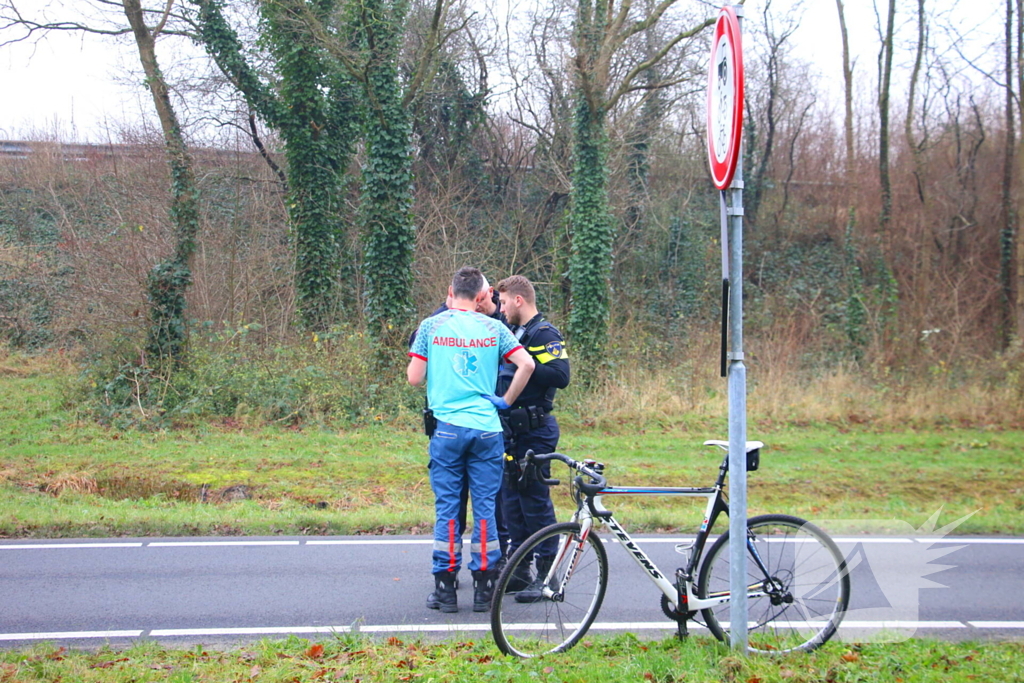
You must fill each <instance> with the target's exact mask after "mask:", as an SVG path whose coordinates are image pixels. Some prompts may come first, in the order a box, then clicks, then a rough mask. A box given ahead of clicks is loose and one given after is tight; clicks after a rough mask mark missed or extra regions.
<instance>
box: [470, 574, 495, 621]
mask: <svg viewBox="0 0 1024 683" xmlns="http://www.w3.org/2000/svg"><path fill="white" fill-rule="evenodd" d="M497 578H498V573H497V572H496V571H495V570H493V569H488V570H487V571H484V572H482V571H480V570H477V571H474V572H473V611H474V612H486V611H487V610H489V609H491V596H492V595H494V582H495V581H496V580H497Z"/></svg>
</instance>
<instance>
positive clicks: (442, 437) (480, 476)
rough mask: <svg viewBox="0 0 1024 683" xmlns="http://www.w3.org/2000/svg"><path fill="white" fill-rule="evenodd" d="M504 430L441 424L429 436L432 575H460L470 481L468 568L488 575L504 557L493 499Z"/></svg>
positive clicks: (499, 484)
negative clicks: (462, 506)
mask: <svg viewBox="0 0 1024 683" xmlns="http://www.w3.org/2000/svg"><path fill="white" fill-rule="evenodd" d="M503 451H504V442H503V440H502V436H501V432H482V431H480V430H478V429H468V428H466V427H459V426H457V425H453V424H449V423H447V422H438V423H437V429H436V430H435V431H434V436H432V437H431V438H430V486H431V488H433V490H434V512H435V522H434V552H433V555H432V558H433V570H432V571H433V573H434V574H439V573H441V572H457V571H458V570H459V567H460V566H461V564H462V537H461V535H460V534H459V531H460V530H459V500H460V498H461V496H462V488H463V485H464V483H465V482H466V481H467V480H468V481H469V495H470V498H471V499H472V501H473V536H472V548H471V550H470V561H469V569H470V570H471V571H476V570H478V569H479V570H481V571H486V570H487V569H488V568H491V567H494V565H495V564H496V563H497V562H498V560H499V559H501V547H500V546H499V544H498V525H497V522H496V521H495V515H494V499H495V497H496V496H497V494H498V488H499V487H500V486H501V475H502V454H503Z"/></svg>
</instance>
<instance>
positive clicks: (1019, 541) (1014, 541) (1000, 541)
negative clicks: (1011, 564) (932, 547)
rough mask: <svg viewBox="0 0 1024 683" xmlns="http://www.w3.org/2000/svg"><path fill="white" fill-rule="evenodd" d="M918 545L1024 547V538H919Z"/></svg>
mask: <svg viewBox="0 0 1024 683" xmlns="http://www.w3.org/2000/svg"><path fill="white" fill-rule="evenodd" d="M917 542H918V543H971V544H975V543H976V544H986V543H992V544H996V545H1024V538H919V539H917Z"/></svg>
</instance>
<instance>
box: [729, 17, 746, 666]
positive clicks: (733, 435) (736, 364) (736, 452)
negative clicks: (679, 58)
mask: <svg viewBox="0 0 1024 683" xmlns="http://www.w3.org/2000/svg"><path fill="white" fill-rule="evenodd" d="M737 9H738V10H742V7H740V8H737ZM742 159H743V157H742V154H741V155H740V161H739V162H738V163H737V165H736V175H735V176H733V180H732V185H731V186H730V187H729V190H728V193H729V194H730V195H732V196H731V201H730V203H729V206H728V207H727V209H726V211H727V212H728V214H729V336H730V337H731V339H730V340H729V341H730V342H731V344H730V347H731V351H730V352H729V379H728V384H729V537H730V538H731V539H732V543H730V544H729V552H730V558H729V560H730V561H729V566H730V577H729V579H730V588H729V591H730V595H732V596H733V599H732V600H731V601H730V602H729V620H730V622H731V626H730V629H729V632H730V634H731V636H730V637H731V641H732V646H733V648H734V649H736V650H739V651H740V652H746V651H747V629H746V628H745V625H746V623H747V600H746V597H747V584H748V581H747V543H746V539H747V368H746V366H745V365H744V364H743V160H742ZM741 539H742V540H741ZM737 598H738V599H737ZM737 624H742V625H744V627H743V628H736V625H737Z"/></svg>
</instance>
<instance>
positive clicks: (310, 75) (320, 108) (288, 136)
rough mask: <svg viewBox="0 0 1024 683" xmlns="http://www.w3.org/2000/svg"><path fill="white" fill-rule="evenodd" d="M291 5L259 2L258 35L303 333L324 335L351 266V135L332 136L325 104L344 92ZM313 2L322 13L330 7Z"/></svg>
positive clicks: (334, 126)
mask: <svg viewBox="0 0 1024 683" xmlns="http://www.w3.org/2000/svg"><path fill="white" fill-rule="evenodd" d="M292 4H293V3H292V2H291V1H290V0H288V1H284V2H282V1H281V0H278V1H277V2H268V3H264V4H263V6H262V10H263V15H264V17H265V19H266V26H267V30H266V32H265V33H264V36H265V38H266V40H267V42H268V44H269V45H270V50H271V53H272V55H273V56H274V59H275V62H276V65H277V73H278V76H279V77H280V82H279V84H278V97H279V98H280V101H281V103H282V104H284V105H285V111H284V112H281V113H283V116H280V117H279V120H277V121H276V125H277V127H278V129H279V130H280V132H281V136H282V137H283V138H284V140H285V145H286V146H285V157H286V158H287V160H288V177H289V181H288V217H289V219H290V220H291V223H292V227H293V231H294V235H293V238H294V241H295V285H296V294H297V297H298V308H299V314H300V315H301V316H302V322H303V324H304V325H305V327H306V329H308V330H311V331H325V330H327V329H329V328H330V327H331V325H332V324H333V323H334V322H335V321H336V320H337V318H338V313H339V304H340V303H341V298H340V296H339V295H340V292H339V288H338V282H339V279H340V276H341V270H342V268H341V266H342V262H343V261H344V262H346V263H349V264H350V263H351V262H352V260H353V259H352V254H350V253H344V250H343V245H344V229H343V224H342V221H341V208H342V197H341V193H342V189H343V183H342V174H343V173H344V171H345V165H347V162H348V160H349V158H350V153H351V146H352V139H351V138H354V131H349V133H348V138H345V137H344V136H343V137H342V139H340V140H339V139H337V137H338V136H337V135H335V134H334V133H336V132H337V131H338V129H339V124H340V125H341V126H342V127H344V126H345V123H346V122H345V120H344V119H341V120H339V119H332V116H333V115H336V114H338V113H342V114H344V113H346V112H332V111H331V109H332V108H331V106H330V103H331V102H332V101H335V102H336V101H337V100H338V99H342V98H344V94H342V93H338V92H337V91H336V90H335V91H334V92H333V93H332V91H331V89H330V88H329V85H331V83H330V81H331V71H332V66H331V65H329V64H327V63H326V58H327V56H326V54H325V53H324V50H323V49H322V48H321V47H319V46H318V45H317V44H316V43H315V42H314V41H313V40H311V38H310V36H309V34H308V32H306V31H304V30H302V29H303V26H302V24H301V23H299V22H298V16H297V15H296V13H295V12H294V11H293V8H292V7H290V5H292ZM316 4H317V5H319V7H318V9H319V10H320V11H321V12H323V13H325V14H326V13H329V12H330V11H331V10H332V9H333V6H334V4H335V3H334V2H333V0H326V1H321V2H319V3H316ZM334 68H335V69H336V68H337V67H334ZM335 78H336V79H337V78H340V75H338V76H335ZM338 85H341V84H338ZM325 93H326V95H325ZM331 94H333V95H334V98H333V100H332V99H331ZM342 101H344V100H343V99H342ZM352 109H353V110H354V107H353V108H352ZM351 301H352V299H351V298H350V299H349V302H350V303H351Z"/></svg>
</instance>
